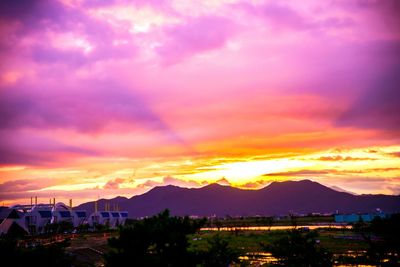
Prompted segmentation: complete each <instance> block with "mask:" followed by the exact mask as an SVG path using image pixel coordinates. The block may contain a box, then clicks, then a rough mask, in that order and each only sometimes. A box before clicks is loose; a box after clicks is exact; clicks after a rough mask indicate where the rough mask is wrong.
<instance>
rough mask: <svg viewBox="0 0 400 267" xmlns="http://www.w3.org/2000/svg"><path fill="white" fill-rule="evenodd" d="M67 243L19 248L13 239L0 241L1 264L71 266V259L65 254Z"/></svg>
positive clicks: (48, 266)
mask: <svg viewBox="0 0 400 267" xmlns="http://www.w3.org/2000/svg"><path fill="white" fill-rule="evenodd" d="M67 246H69V243H68V241H66V240H65V241H63V242H58V243H54V244H51V245H46V246H43V245H32V246H30V247H20V246H18V245H17V241H16V240H14V239H4V238H2V239H0V257H1V260H2V262H3V263H8V264H10V266H16V267H19V266H21V267H22V266H41V267H42V266H43V267H52V266H57V267H64V266H65V267H67V266H71V263H72V258H71V256H69V255H68V254H66V253H65V248H66V247H67Z"/></svg>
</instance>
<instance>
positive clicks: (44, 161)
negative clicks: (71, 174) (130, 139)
mask: <svg viewBox="0 0 400 267" xmlns="http://www.w3.org/2000/svg"><path fill="white" fill-rule="evenodd" d="M0 140H2V142H0V165H8V164H24V165H39V166H42V165H48V164H52V163H56V162H58V161H60V160H61V158H60V157H58V156H57V155H58V154H63V155H64V157H65V155H84V156H99V155H100V154H101V153H99V152H98V151H95V150H92V149H87V148H84V147H82V146H80V147H77V146H74V145H69V144H63V143H61V142H60V141H56V140H52V139H49V138H44V137H40V136H37V135H33V134H23V133H20V132H19V131H15V130H0ZM64 157H63V158H64Z"/></svg>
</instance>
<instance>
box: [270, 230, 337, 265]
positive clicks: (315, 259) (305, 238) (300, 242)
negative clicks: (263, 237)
mask: <svg viewBox="0 0 400 267" xmlns="http://www.w3.org/2000/svg"><path fill="white" fill-rule="evenodd" d="M317 236H318V233H317V232H315V231H311V232H302V231H300V230H297V229H293V230H291V231H289V232H288V234H287V236H285V237H283V238H281V239H278V240H276V241H275V242H273V243H272V244H271V245H269V246H264V248H265V249H266V250H267V251H268V252H271V253H272V255H273V256H274V257H275V258H277V259H278V262H277V263H276V264H274V265H275V266H287V267H329V266H332V253H330V252H328V251H327V250H325V249H323V248H321V247H319V245H317V242H316V239H315V238H316V237H317Z"/></svg>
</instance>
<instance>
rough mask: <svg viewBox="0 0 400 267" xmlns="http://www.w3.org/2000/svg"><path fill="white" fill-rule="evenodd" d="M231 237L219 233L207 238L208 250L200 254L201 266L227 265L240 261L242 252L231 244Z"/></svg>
mask: <svg viewBox="0 0 400 267" xmlns="http://www.w3.org/2000/svg"><path fill="white" fill-rule="evenodd" d="M230 241H231V240H230V239H228V238H226V237H222V236H221V235H219V234H217V235H214V236H213V237H212V238H210V239H208V240H207V250H206V251H203V252H200V253H199V254H198V259H199V262H201V266H205V267H226V266H229V265H230V264H231V263H238V262H239V256H240V253H239V251H238V250H237V249H234V248H232V246H230Z"/></svg>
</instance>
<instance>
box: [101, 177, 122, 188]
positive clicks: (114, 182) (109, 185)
mask: <svg viewBox="0 0 400 267" xmlns="http://www.w3.org/2000/svg"><path fill="white" fill-rule="evenodd" d="M123 182H125V179H122V178H115V179H114V180H109V181H108V182H107V183H106V184H105V185H104V186H103V188H104V189H118V188H119V185H120V184H122V183H123Z"/></svg>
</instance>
